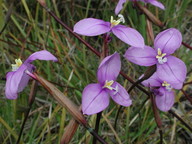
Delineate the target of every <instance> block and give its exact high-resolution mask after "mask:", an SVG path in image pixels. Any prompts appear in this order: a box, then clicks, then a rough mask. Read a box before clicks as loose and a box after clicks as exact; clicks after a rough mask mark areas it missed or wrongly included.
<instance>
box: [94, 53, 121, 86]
mask: <svg viewBox="0 0 192 144" xmlns="http://www.w3.org/2000/svg"><path fill="white" fill-rule="evenodd" d="M120 69H121V61H120V55H119V54H118V53H114V54H113V55H110V56H107V57H106V58H104V59H103V60H102V62H101V64H100V65H99V68H98V71H97V79H98V81H99V83H100V84H104V83H105V81H106V80H108V81H110V80H116V78H117V76H118V75H119V72H120Z"/></svg>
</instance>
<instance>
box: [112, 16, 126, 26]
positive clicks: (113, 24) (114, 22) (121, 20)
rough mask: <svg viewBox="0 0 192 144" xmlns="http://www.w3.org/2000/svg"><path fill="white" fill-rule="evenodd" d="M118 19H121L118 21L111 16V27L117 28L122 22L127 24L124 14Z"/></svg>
mask: <svg viewBox="0 0 192 144" xmlns="http://www.w3.org/2000/svg"><path fill="white" fill-rule="evenodd" d="M118 17H119V19H118V20H114V19H113V16H111V21H110V22H111V27H113V26H116V25H118V24H119V23H121V22H122V23H125V19H124V17H123V15H122V14H119V15H118Z"/></svg>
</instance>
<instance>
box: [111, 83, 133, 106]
mask: <svg viewBox="0 0 192 144" xmlns="http://www.w3.org/2000/svg"><path fill="white" fill-rule="evenodd" d="M112 87H115V88H116V89H117V91H114V90H108V92H109V94H110V96H111V98H112V99H113V100H114V101H115V102H116V103H118V104H119V105H122V106H126V107H127V106H130V105H131V104H132V100H131V99H130V96H129V94H128V93H127V91H126V90H125V88H124V87H123V86H121V85H120V84H119V83H118V82H114V84H113V85H112Z"/></svg>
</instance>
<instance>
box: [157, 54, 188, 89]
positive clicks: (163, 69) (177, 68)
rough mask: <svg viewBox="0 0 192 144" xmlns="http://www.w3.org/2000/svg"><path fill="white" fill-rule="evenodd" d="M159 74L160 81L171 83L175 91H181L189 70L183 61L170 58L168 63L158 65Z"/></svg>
mask: <svg viewBox="0 0 192 144" xmlns="http://www.w3.org/2000/svg"><path fill="white" fill-rule="evenodd" d="M157 74H158V76H159V78H160V79H162V80H164V81H166V82H168V83H170V84H171V85H172V86H173V87H174V88H175V89H181V88H182V85H183V82H184V80H185V78H186V74H187V68H186V65H185V63H184V62H183V61H182V60H180V59H178V58H176V57H174V56H168V57H167V62H166V63H164V64H157ZM174 84H175V85H174Z"/></svg>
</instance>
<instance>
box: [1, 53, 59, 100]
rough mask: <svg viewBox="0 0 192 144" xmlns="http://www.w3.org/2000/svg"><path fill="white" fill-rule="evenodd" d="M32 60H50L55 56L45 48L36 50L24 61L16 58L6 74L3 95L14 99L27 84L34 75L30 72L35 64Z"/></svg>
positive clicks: (54, 58) (53, 59)
mask: <svg viewBox="0 0 192 144" xmlns="http://www.w3.org/2000/svg"><path fill="white" fill-rule="evenodd" d="M34 60H52V61H57V58H56V57H55V56H53V55H52V54H51V53H50V52H48V51H46V50H42V51H38V52H35V53H33V54H32V55H30V56H29V57H28V58H27V59H26V60H25V61H24V62H22V61H21V59H16V60H15V64H12V71H11V72H8V73H7V74H6V85H5V96H6V98H8V99H16V98H17V97H18V93H19V92H21V91H23V89H24V88H25V87H26V86H27V84H28V81H29V79H30V77H33V78H35V77H34V75H33V74H32V72H33V71H34V70H35V66H34V65H33V64H31V62H33V61H34Z"/></svg>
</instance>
